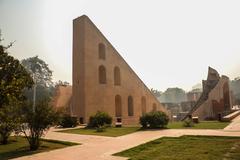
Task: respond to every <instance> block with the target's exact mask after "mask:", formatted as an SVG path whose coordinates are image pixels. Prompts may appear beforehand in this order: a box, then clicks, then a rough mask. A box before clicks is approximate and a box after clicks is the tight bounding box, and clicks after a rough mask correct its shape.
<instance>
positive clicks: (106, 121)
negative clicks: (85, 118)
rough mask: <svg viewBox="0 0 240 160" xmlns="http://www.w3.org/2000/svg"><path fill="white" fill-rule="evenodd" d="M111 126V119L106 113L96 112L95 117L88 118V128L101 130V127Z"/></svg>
mask: <svg viewBox="0 0 240 160" xmlns="http://www.w3.org/2000/svg"><path fill="white" fill-rule="evenodd" d="M111 124H112V117H111V116H109V115H108V113H106V112H100V111H98V112H97V113H96V114H95V115H93V116H90V118H89V123H88V127H89V128H102V127H103V126H110V125H111Z"/></svg>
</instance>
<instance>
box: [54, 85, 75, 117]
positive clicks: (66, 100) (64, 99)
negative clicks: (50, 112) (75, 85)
mask: <svg viewBox="0 0 240 160" xmlns="http://www.w3.org/2000/svg"><path fill="white" fill-rule="evenodd" d="M51 103H52V105H53V107H54V108H55V109H64V110H66V111H67V113H69V114H72V86H69V85H58V86H56V89H55V93H54V95H53V99H52V101H51Z"/></svg>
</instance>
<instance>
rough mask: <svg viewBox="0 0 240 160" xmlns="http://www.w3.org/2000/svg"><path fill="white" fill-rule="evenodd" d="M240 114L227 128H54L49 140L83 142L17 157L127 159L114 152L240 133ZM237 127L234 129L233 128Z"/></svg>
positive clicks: (23, 159) (28, 159) (33, 159)
mask: <svg viewBox="0 0 240 160" xmlns="http://www.w3.org/2000/svg"><path fill="white" fill-rule="evenodd" d="M239 119H240V116H239V117H237V119H236V121H234V122H233V124H231V125H230V126H232V128H230V129H228V128H225V129H224V130H210V129H166V130H155V131H139V132H135V133H132V134H128V135H125V136H120V137H103V136H91V135H78V134H68V133H60V132H54V130H51V131H49V132H48V134H47V135H46V137H45V138H46V139H55V140H64V141H70V142H77V143H81V144H82V145H77V146H72V147H67V148H63V149H58V150H53V151H50V152H44V153H39V154H35V155H31V156H25V157H20V158H17V159H18V160H125V159H127V158H122V157H116V156H111V155H112V154H114V153H117V152H120V151H123V150H125V149H129V148H132V147H134V146H137V145H139V144H143V143H146V142H148V141H151V140H154V139H157V138H160V137H164V136H168V137H179V136H182V135H215V136H240V130H238V131H237V129H238V127H239V126H237V125H235V123H237V122H239ZM234 126H235V128H234Z"/></svg>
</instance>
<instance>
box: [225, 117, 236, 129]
mask: <svg viewBox="0 0 240 160" xmlns="http://www.w3.org/2000/svg"><path fill="white" fill-rule="evenodd" d="M224 130H228V131H240V115H239V116H237V117H236V118H234V119H233V120H232V123H230V124H229V125H228V126H227V127H226V128H224Z"/></svg>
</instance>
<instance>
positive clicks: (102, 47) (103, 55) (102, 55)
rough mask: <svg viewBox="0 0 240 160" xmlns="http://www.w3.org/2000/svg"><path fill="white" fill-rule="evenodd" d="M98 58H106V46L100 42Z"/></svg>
mask: <svg viewBox="0 0 240 160" xmlns="http://www.w3.org/2000/svg"><path fill="white" fill-rule="evenodd" d="M98 58H99V59H103V60H105V59H106V48H105V45H104V44H103V43H99V44H98Z"/></svg>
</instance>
